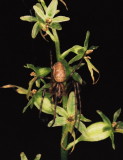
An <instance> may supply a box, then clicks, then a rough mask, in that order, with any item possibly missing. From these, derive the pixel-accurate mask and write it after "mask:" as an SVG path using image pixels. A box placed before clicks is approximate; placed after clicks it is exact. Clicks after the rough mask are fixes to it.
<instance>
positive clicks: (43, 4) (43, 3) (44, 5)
mask: <svg viewBox="0 0 123 160" xmlns="http://www.w3.org/2000/svg"><path fill="white" fill-rule="evenodd" d="M38 1H39V2H40V3H41V5H42V6H43V8H44V10H45V12H46V10H47V6H46V3H45V1H44V0H38Z"/></svg>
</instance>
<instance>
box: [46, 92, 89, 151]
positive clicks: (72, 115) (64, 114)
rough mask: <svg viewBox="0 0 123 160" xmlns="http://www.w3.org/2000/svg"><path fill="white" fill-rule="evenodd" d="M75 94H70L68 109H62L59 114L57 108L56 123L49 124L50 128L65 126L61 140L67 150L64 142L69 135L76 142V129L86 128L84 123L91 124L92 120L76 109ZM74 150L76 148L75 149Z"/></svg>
mask: <svg viewBox="0 0 123 160" xmlns="http://www.w3.org/2000/svg"><path fill="white" fill-rule="evenodd" d="M75 101H76V100H75V93H74V92H71V93H70V94H69V98H68V100H67V104H66V109H63V108H61V107H60V111H59V112H58V109H59V108H57V116H56V119H55V122H54V124H53V120H52V121H50V122H49V123H48V127H51V125H52V124H53V126H52V127H57V126H65V130H64V133H63V135H62V139H61V146H62V147H63V148H64V149H65V146H64V145H63V144H64V140H65V137H66V136H67V134H68V133H70V134H71V136H72V137H73V139H74V141H75V139H76V134H75V128H76V129H79V128H80V127H79V126H84V124H83V123H82V121H83V122H91V120H89V119H87V118H85V117H84V116H83V115H82V114H80V113H79V111H78V110H77V108H76V102H75ZM73 149H74V147H73Z"/></svg>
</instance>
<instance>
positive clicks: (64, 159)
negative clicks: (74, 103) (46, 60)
mask: <svg viewBox="0 0 123 160" xmlns="http://www.w3.org/2000/svg"><path fill="white" fill-rule="evenodd" d="M52 32H53V36H54V43H55V49H56V59H57V61H60V59H61V51H60V41H59V37H58V34H57V31H56V30H55V29H52ZM62 101H63V108H64V109H66V106H67V96H63V97H62ZM64 131H65V126H63V127H62V134H61V135H63V134H64ZM61 139H62V137H61ZM67 145H68V134H67V135H66V137H65V139H64V142H63V146H64V147H65V148H66V147H67ZM61 160H68V151H66V150H64V149H63V148H62V146H61Z"/></svg>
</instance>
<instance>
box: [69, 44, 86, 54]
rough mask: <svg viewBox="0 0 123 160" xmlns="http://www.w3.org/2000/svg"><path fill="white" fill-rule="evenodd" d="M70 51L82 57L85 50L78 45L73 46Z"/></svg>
mask: <svg viewBox="0 0 123 160" xmlns="http://www.w3.org/2000/svg"><path fill="white" fill-rule="evenodd" d="M70 50H71V52H74V53H76V54H81V55H83V54H84V53H85V48H84V47H82V46H80V45H75V46H73V47H72V48H71V49H70Z"/></svg>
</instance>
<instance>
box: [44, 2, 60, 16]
mask: <svg viewBox="0 0 123 160" xmlns="http://www.w3.org/2000/svg"><path fill="white" fill-rule="evenodd" d="M57 5H58V0H52V1H51V3H50V4H49V6H48V8H47V10H46V17H49V18H53V17H54V16H55V14H56V11H57Z"/></svg>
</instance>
